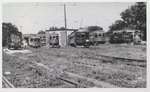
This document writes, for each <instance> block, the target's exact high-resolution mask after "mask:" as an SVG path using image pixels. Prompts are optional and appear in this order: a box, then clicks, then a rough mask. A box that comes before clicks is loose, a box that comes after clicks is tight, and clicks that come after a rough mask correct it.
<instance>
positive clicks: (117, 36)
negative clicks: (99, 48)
mask: <svg viewBox="0 0 150 92" xmlns="http://www.w3.org/2000/svg"><path fill="white" fill-rule="evenodd" d="M136 32H138V31H137V30H122V31H121V30H120V31H114V32H113V34H112V35H111V36H110V40H109V42H110V43H131V42H133V41H134V38H135V33H136Z"/></svg>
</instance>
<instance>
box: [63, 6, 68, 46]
mask: <svg viewBox="0 0 150 92" xmlns="http://www.w3.org/2000/svg"><path fill="white" fill-rule="evenodd" d="M64 22H65V34H66V47H67V45H68V39H67V30H66V29H67V18H66V5H65V4H64Z"/></svg>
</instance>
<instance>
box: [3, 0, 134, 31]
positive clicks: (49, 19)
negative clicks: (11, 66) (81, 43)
mask: <svg viewBox="0 0 150 92" xmlns="http://www.w3.org/2000/svg"><path fill="white" fill-rule="evenodd" d="M63 4H64V3H52V2H49V3H5V4H3V22H11V23H13V24H14V25H16V26H17V27H18V28H19V30H20V31H21V32H23V33H24V34H27V33H37V32H38V31H39V30H46V29H49V27H51V26H57V27H62V26H64V13H63ZM133 4H134V2H131V3H130V2H120V3H119V2H118V3H117V2H114V3H110V2H109V3H102V2H101V3H66V5H67V6H66V8H67V27H68V28H76V29H77V28H79V27H85V26H91V25H97V26H101V27H102V28H103V29H104V30H105V31H107V30H108V27H109V26H110V25H111V24H112V23H114V21H115V20H117V19H121V18H120V13H121V12H122V11H124V10H125V9H127V8H128V7H129V6H131V5H133Z"/></svg>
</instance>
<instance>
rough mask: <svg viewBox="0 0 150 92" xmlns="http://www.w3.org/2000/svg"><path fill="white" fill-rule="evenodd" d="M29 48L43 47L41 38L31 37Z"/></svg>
mask: <svg viewBox="0 0 150 92" xmlns="http://www.w3.org/2000/svg"><path fill="white" fill-rule="evenodd" d="M29 46H30V47H33V48H38V47H41V42H40V37H36V36H33V37H30V38H29Z"/></svg>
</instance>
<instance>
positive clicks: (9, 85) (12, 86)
mask: <svg viewBox="0 0 150 92" xmlns="http://www.w3.org/2000/svg"><path fill="white" fill-rule="evenodd" d="M2 83H3V86H4V88H15V86H14V85H13V84H12V83H10V82H9V81H8V80H7V78H6V77H5V76H3V77H2Z"/></svg>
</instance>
